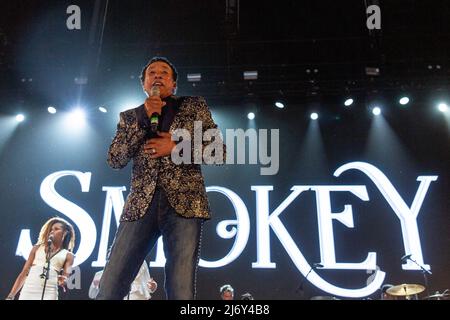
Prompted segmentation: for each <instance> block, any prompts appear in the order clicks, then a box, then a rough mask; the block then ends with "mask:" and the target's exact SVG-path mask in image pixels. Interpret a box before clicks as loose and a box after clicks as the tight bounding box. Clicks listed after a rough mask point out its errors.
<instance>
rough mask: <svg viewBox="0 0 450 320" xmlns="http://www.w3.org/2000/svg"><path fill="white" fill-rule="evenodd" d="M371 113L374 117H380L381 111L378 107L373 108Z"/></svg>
mask: <svg viewBox="0 0 450 320" xmlns="http://www.w3.org/2000/svg"><path fill="white" fill-rule="evenodd" d="M372 113H373V114H374V115H376V116H378V115H380V114H381V109H380V107H374V108H373V109H372Z"/></svg>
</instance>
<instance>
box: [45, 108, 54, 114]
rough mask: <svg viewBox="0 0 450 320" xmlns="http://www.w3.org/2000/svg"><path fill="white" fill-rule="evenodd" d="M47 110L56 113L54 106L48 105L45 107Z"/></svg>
mask: <svg viewBox="0 0 450 320" xmlns="http://www.w3.org/2000/svg"><path fill="white" fill-rule="evenodd" d="M47 111H48V113H51V114H55V113H56V108H55V107H52V106H50V107H48V108H47Z"/></svg>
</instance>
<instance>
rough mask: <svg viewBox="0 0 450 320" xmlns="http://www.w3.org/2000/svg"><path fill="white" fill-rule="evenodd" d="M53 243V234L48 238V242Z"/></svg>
mask: <svg viewBox="0 0 450 320" xmlns="http://www.w3.org/2000/svg"><path fill="white" fill-rule="evenodd" d="M52 243H53V235H52V234H51V235H50V236H49V237H48V239H47V244H48V245H51V244H52Z"/></svg>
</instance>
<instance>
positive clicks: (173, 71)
mask: <svg viewBox="0 0 450 320" xmlns="http://www.w3.org/2000/svg"><path fill="white" fill-rule="evenodd" d="M158 61H161V62H164V63H167V64H168V65H169V67H170V69H172V79H173V81H177V78H178V72H177V69H176V68H175V66H174V65H173V64H172V62H170V61H169V59H167V58H166V57H158V56H156V57H153V58H151V59H150V61H149V62H148V63H147V65H146V66H145V67H144V69H142V72H141V77H140V78H141V82H142V84H144V81H145V71H146V70H147V68H148V66H149V65H151V64H152V63H153V62H158Z"/></svg>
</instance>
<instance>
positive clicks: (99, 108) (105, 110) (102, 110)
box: [98, 107, 108, 113]
mask: <svg viewBox="0 0 450 320" xmlns="http://www.w3.org/2000/svg"><path fill="white" fill-rule="evenodd" d="M98 110H99V111H100V112H103V113H107V112H108V110H107V109H106V108H105V107H98Z"/></svg>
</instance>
